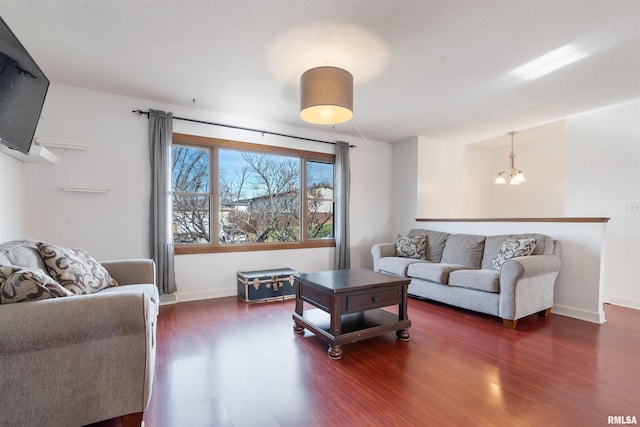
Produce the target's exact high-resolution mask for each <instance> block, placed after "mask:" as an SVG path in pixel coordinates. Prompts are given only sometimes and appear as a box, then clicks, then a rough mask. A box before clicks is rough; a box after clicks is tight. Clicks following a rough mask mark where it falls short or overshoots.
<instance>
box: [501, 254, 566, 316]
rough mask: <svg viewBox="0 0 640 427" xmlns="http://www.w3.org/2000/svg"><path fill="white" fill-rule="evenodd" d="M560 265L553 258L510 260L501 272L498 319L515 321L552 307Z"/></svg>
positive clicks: (541, 256) (554, 256) (558, 260)
mask: <svg viewBox="0 0 640 427" xmlns="http://www.w3.org/2000/svg"><path fill="white" fill-rule="evenodd" d="M561 266H562V262H561V261H560V257H558V256H556V255H531V256H525V257H518V258H512V259H510V260H508V261H506V262H505V263H504V264H503V265H502V269H501V270H500V317H502V318H503V319H510V320H513V319H518V318H520V317H524V316H528V315H529V314H533V313H536V312H539V311H541V310H545V309H547V308H551V307H552V306H553V288H554V286H555V282H556V277H557V276H558V272H559V271H560V267H561Z"/></svg>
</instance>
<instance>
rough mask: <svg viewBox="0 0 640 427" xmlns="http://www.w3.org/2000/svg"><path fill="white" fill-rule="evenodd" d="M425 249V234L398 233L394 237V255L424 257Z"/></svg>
mask: <svg viewBox="0 0 640 427" xmlns="http://www.w3.org/2000/svg"><path fill="white" fill-rule="evenodd" d="M426 251H427V235H426V234H419V235H417V236H414V237H409V236H405V235H404V234H398V238H397V239H396V256H399V257H403V258H417V259H424V257H425V254H426Z"/></svg>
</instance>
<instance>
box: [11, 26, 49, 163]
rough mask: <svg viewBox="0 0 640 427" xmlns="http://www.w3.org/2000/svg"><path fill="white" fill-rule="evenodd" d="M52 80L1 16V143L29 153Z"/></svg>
mask: <svg viewBox="0 0 640 427" xmlns="http://www.w3.org/2000/svg"><path fill="white" fill-rule="evenodd" d="M48 89H49V79H47V77H46V76H45V75H44V73H43V72H42V70H41V69H40V67H38V65H37V64H36V63H35V61H34V60H33V58H31V55H29V53H28V52H27V51H26V49H25V48H24V46H22V43H20V41H19V40H18V38H17V37H16V36H15V35H14V34H13V32H12V31H11V30H10V29H9V27H8V26H7V24H6V23H5V22H4V19H2V17H0V143H2V144H5V145H7V146H9V148H12V149H14V150H18V151H20V152H22V153H24V154H29V149H30V148H31V141H32V140H33V134H34V133H35V131H36V126H37V125H38V120H39V119H40V113H41V111H42V104H44V99H45V97H46V95H47V90H48Z"/></svg>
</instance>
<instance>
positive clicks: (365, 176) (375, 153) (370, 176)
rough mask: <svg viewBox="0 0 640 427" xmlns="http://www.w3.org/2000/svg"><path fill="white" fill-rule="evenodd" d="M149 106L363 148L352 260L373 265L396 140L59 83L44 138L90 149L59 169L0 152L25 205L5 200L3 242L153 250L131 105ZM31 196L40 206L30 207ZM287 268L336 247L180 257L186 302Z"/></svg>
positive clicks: (196, 130)
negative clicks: (249, 274)
mask: <svg viewBox="0 0 640 427" xmlns="http://www.w3.org/2000/svg"><path fill="white" fill-rule="evenodd" d="M148 108H153V109H162V110H165V111H172V112H173V113H174V116H180V117H188V118H194V119H199V120H206V121H214V122H221V123H231V124H234V125H240V126H246V127H252V128H258V129H267V130H270V131H275V132H282V133H289V134H294V135H298V136H303V137H309V138H315V139H321V140H328V141H334V140H336V139H342V140H346V141H348V142H350V143H352V144H354V145H356V146H357V148H355V149H352V150H351V152H350V155H351V179H352V192H351V215H352V220H351V223H352V228H351V259H352V266H353V267H372V260H371V256H370V249H371V244H372V242H375V241H380V240H381V239H384V238H385V237H386V234H387V225H388V219H389V204H390V199H389V195H390V194H391V192H390V190H389V186H390V182H391V172H390V166H391V163H390V158H391V156H390V150H391V148H390V146H389V145H388V144H386V143H382V142H377V141H364V140H361V139H359V138H352V137H348V136H342V135H336V134H333V133H330V132H321V131H316V132H313V131H309V130H304V129H299V128H286V127H283V126H280V125H277V124H273V123H264V122H257V121H251V120H248V119H243V118H238V117H229V116H224V115H220V114H215V113H212V112H207V111H204V110H198V109H195V108H185V107H180V106H175V105H166V104H164V105H163V104H159V103H156V102H152V101H147V100H142V99H135V98H130V97H125V96H119V95H114V94H108V93H104V92H97V91H91V90H86V89H81V88H77V87H73V86H65V85H57V84H53V85H52V86H51V88H50V89H49V93H48V95H47V100H46V102H45V106H44V112H45V114H46V117H47V118H46V120H41V122H40V124H39V127H38V129H37V131H36V135H37V136H46V137H55V138H69V139H75V140H81V141H83V142H84V143H86V144H87V145H88V149H87V150H86V151H71V150H56V154H57V155H58V156H59V157H60V159H61V161H60V163H59V164H58V165H55V166H50V165H36V164H33V165H32V164H28V165H27V164H23V163H20V162H18V161H17V160H14V159H12V158H9V157H8V156H6V155H5V154H2V153H0V167H1V169H0V178H2V183H0V198H2V200H6V199H13V200H16V205H17V208H15V207H14V208H9V207H8V206H7V207H5V204H4V203H3V204H2V207H1V208H0V213H2V221H0V236H2V241H4V240H7V239H9V238H11V239H13V238H22V237H27V236H35V237H39V238H41V239H43V240H47V241H50V242H51V243H56V244H59V245H62V246H74V247H77V246H80V247H84V248H85V249H87V250H88V251H89V252H90V253H92V254H93V255H94V256H96V258H98V259H114V258H135V257H148V256H149V250H148V244H147V241H148V238H147V236H148V218H149V210H148V204H149V201H148V199H149V188H150V184H149V181H150V178H149V170H150V168H149V160H148V147H147V145H148V135H147V127H148V120H147V119H146V117H144V116H143V117H138V116H137V115H135V114H133V113H132V112H131V110H135V109H143V110H147V109H148ZM174 131H175V132H181V133H192V134H196V135H203V136H210V137H218V138H227V139H235V140H240V141H247V142H253V143H258V144H260V143H262V144H272V145H279V146H287V147H295V148H300V149H303V150H311V151H321V152H333V146H332V145H329V144H321V143H314V142H308V141H300V140H294V139H289V138H282V137H275V136H271V135H265V136H262V135H261V134H259V133H254V132H247V131H240V130H234V129H228V128H221V127H216V126H209V125H202V124H195V123H189V122H185V121H180V120H174ZM5 166H6V167H5ZM25 176H26V178H25ZM23 182H27V183H28V184H27V185H26V186H25V184H23ZM70 182H73V185H76V186H96V187H105V188H108V189H109V192H107V193H106V194H87V193H67V192H64V191H62V190H61V187H62V186H66V185H68V184H69V183H70ZM25 198H26V199H27V201H25ZM31 198H33V199H34V200H36V201H37V202H36V203H37V205H29V206H27V203H28V200H30V199H31ZM31 212H36V222H35V223H31V222H25V220H24V219H23V217H24V216H28V215H29V214H30V213H31ZM5 218H6V220H5ZM285 266H286V267H291V268H294V269H298V270H300V271H314V270H325V269H329V268H332V266H333V249H331V248H320V249H301V250H286V251H261V252H249V253H221V254H205V255H180V256H177V257H176V281H177V283H178V295H177V299H178V300H186V299H196V298H207V297H218V296H228V295H235V294H236V280H235V274H236V272H237V271H241V270H247V269H260V268H267V267H269V268H270V267H285Z"/></svg>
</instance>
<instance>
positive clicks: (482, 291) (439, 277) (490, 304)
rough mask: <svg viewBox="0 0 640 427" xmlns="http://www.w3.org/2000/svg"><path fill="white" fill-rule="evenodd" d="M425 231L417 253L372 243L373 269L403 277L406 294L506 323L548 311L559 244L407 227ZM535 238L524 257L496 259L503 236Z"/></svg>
mask: <svg viewBox="0 0 640 427" xmlns="http://www.w3.org/2000/svg"><path fill="white" fill-rule="evenodd" d="M407 236H408V237H410V238H413V239H414V240H415V239H416V236H426V247H425V250H424V253H423V254H422V256H418V255H414V256H415V257H408V256H406V255H407V254H402V255H405V256H398V255H399V254H398V253H397V242H396V243H381V244H376V245H374V246H373V247H372V249H371V253H372V255H373V265H374V270H375V271H381V272H385V273H391V274H395V275H399V276H405V277H409V278H410V279H411V284H410V285H409V295H411V296H415V297H420V298H425V299H430V300H434V301H439V302H442V303H445V304H449V305H453V306H457V307H461V308H465V309H468V310H473V311H477V312H480V313H486V314H490V315H493V316H498V317H500V318H502V319H503V325H504V327H506V328H516V326H517V320H518V319H521V318H523V317H525V316H529V315H531V314H534V313H538V314H540V315H545V316H548V315H549V312H550V309H551V307H552V306H553V292H554V285H555V281H556V277H557V275H558V272H559V271H560V266H561V261H560V256H559V255H560V246H559V243H558V242H557V241H555V240H553V239H552V238H551V237H549V236H546V235H543V234H517V235H497V236H480V235H471V234H448V233H443V232H439V231H434V230H422V229H414V230H411V231H410V232H409V233H408V235H407ZM509 237H513V238H516V239H535V247H534V248H533V252H532V253H531V254H530V255H528V256H518V257H514V258H511V259H507V260H505V259H499V260H498V261H500V262H502V265H501V266H500V267H498V266H494V265H493V262H494V258H496V257H497V258H500V256H499V255H500V254H499V255H498V256H497V255H496V253H498V252H499V251H501V254H502V255H504V253H503V250H504V247H505V246H503V244H505V241H506V240H507V238H509Z"/></svg>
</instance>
